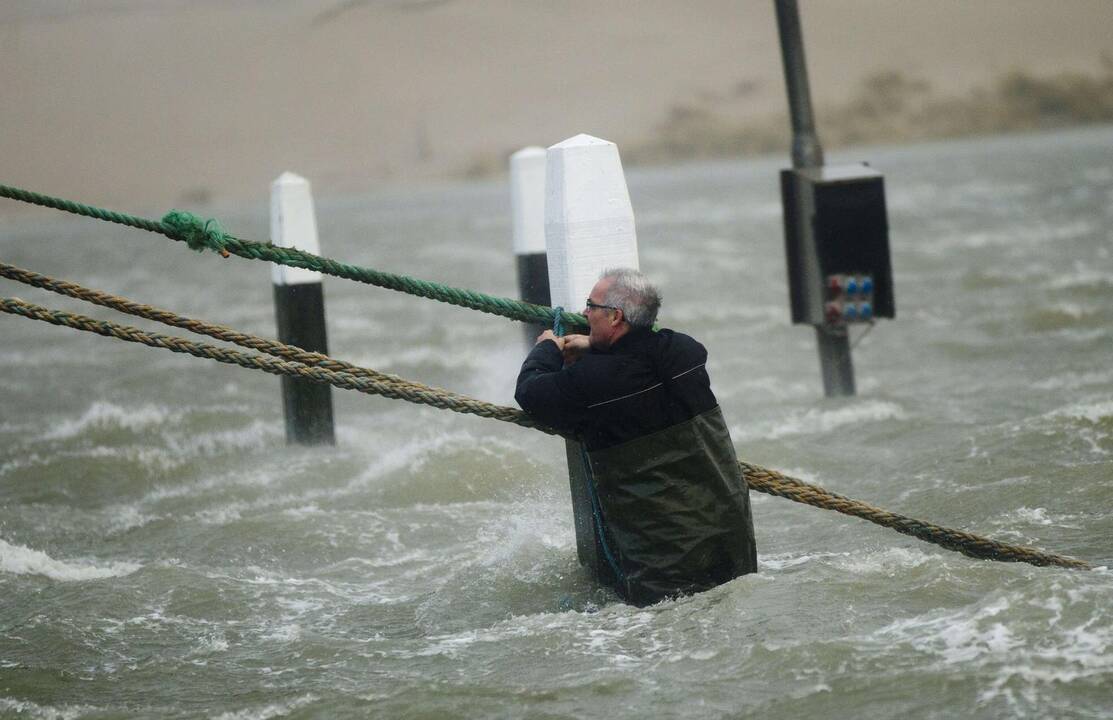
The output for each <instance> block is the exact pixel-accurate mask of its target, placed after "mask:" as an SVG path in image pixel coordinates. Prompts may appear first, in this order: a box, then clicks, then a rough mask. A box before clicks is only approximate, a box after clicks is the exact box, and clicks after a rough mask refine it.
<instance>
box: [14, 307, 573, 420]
mask: <svg viewBox="0 0 1113 720" xmlns="http://www.w3.org/2000/svg"><path fill="white" fill-rule="evenodd" d="M0 312H6V313H10V314H12V315H20V316H22V317H25V318H29V319H32V320H41V321H43V322H48V323H51V324H52V325H61V326H64V327H71V328H74V329H76V330H84V331H85V332H91V333H96V334H97V335H103V336H105V337H115V338H118V339H120V340H126V341H128V342H135V343H140V344H143V345H147V346H148V347H156V348H163V349H164V350H169V351H171V352H176V353H186V354H189V355H193V356H194V357H201V358H208V359H210V360H216V361H217V362H221V363H226V364H229V365H239V366H241V367H245V368H250V369H253V370H262V371H263V372H266V373H270V374H271V375H289V376H292V377H300V378H305V379H308V380H312V381H314V382H324V383H329V384H330V385H333V386H334V387H339V388H343V389H345V390H356V391H358V392H362V393H366V394H368V395H381V396H383V397H388V398H392V399H395V400H407V401H409V402H412V403H416V404H419V405H430V406H433V407H437V408H441V409H444V410H453V411H455V412H459V413H465V414H469V415H478V416H480V417H488V418H492V419H495V420H503V421H505V422H510V423H514V424H515V425H520V426H522V427H528V428H534V429H537V430H541V431H542V432H547V433H550V434H554V431H553V430H552V429H550V428H546V427H544V426H542V425H539V424H537V423H536V422H534V421H533V420H532V419H531V418H530V417H529V416H528V415H526V414H525V413H523V412H522V411H520V410H515V409H513V408H504V407H499V406H498V405H492V404H490V403H485V402H481V401H479V400H474V399H472V398H468V397H465V396H463V395H456V394H454V393H448V392H446V391H442V390H438V389H436V388H428V387H426V386H424V385H418V384H416V383H409V382H406V381H384V380H381V379H379V378H377V377H371V376H362V377H361V376H357V375H353V374H351V373H347V372H338V371H334V370H328V369H325V368H323V367H313V366H308V365H305V364H302V363H299V362H292V361H288V360H279V359H275V358H270V357H266V356H262V355H253V354H250V353H242V352H238V351H236V350H229V349H226V348H220V347H216V346H214V345H206V344H204V343H196V342H192V341H190V340H186V339H185V338H182V337H177V336H175V335H163V334H161V333H152V332H146V331H144V330H141V329H139V328H137V327H132V326H130V325H120V324H118V323H114V322H111V321H109V320H96V319H94V318H90V317H86V316H84V315H76V314H73V313H67V312H62V311H60V310H50V309H49V308H44V307H42V306H40V305H34V304H32V303H28V302H24V301H23V300H20V299H19V298H10V297H9V298H0Z"/></svg>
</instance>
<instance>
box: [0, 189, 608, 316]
mask: <svg viewBox="0 0 1113 720" xmlns="http://www.w3.org/2000/svg"><path fill="white" fill-rule="evenodd" d="M0 197H6V198H10V199H12V200H18V201H20V202H25V203H30V204H32V205H40V206H42V207H48V208H53V209H55V210H62V211H64V212H68V213H73V214H75V215H82V216H85V217H91V218H95V219H97V220H104V221H106V222H113V223H118V224H120V225H126V226H128V227H133V228H137V229H139V230H146V231H148V232H153V233H158V234H160V235H165V236H166V237H168V238H170V239H171V240H176V241H178V242H184V243H186V244H187V245H188V246H189V247H191V248H193V249H194V250H202V249H204V248H208V249H210V250H213V251H214V252H217V253H220V254H221V255H223V256H224V257H227V256H228V255H229V254H231V255H238V256H240V257H243V258H248V259H250V260H264V261H266V262H273V263H278V264H279V265H287V266H289V267H299V268H306V269H308V270H316V271H317V272H320V273H324V274H325V275H332V276H333V277H339V278H344V279H346V280H355V281H356V282H361V283H365V284H367V285H374V286H376V287H381V288H386V289H388V290H395V291H397V292H404V293H407V294H410V295H415V296H417V297H424V298H428V299H430V300H437V301H439V302H443V303H448V304H450V305H457V306H459V307H465V308H469V309H471V310H479V311H481V312H485V313H490V314H492V315H498V316H500V317H505V318H509V319H511V320H520V321H522V322H527V323H534V324H544V325H549V324H551V323H552V322H553V321H554V319H556V317H557V312H556V311H554V310H553V308H551V307H546V306H544V305H535V304H533V303H527V302H523V301H521V300H513V299H511V298H504V297H497V296H494V295H487V294H484V293H481V292H476V291H474V290H466V289H461V288H454V287H451V286H448V285H442V284H440V283H435V282H430V281H427V280H419V279H417V278H412V277H408V276H406V275H398V274H395V273H389V272H384V271H381V270H375V269H373V268H367V267H360V266H358V265H350V264H348V263H343V262H339V261H336V260H332V259H330V258H325V257H321V256H319V255H314V254H313V253H309V252H305V251H304V250H298V249H296V248H281V247H277V246H275V245H271V244H270V243H259V242H254V241H252V240H243V239H241V238H237V237H234V236H232V235H228V234H226V233H224V232H223V231H222V230H221V229H220V225H219V224H218V223H217V222H216V221H215V220H202V219H201V218H198V217H196V216H194V215H192V214H190V213H187V212H184V211H181V210H173V211H171V212H169V213H167V214H166V216H165V217H163V219H162V221H161V222H155V221H153V220H147V219H145V218H139V217H135V216H132V215H126V214H124V213H119V212H113V211H111V210H105V209H103V208H98V207H93V206H91V205H84V204H82V203H78V202H74V201H72V200H64V199H61V198H55V197H51V196H49V195H42V194H40V193H35V192H31V191H29V190H23V189H21V188H15V187H10V186H8V185H0ZM559 319H560V321H561V322H563V323H564V325H565V326H566V327H567V326H575V327H580V328H586V327H587V320H586V319H585V318H584V316H583V315H580V314H579V313H570V312H565V311H561V312H560V313H559Z"/></svg>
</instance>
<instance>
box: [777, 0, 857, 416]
mask: <svg viewBox="0 0 1113 720" xmlns="http://www.w3.org/2000/svg"><path fill="white" fill-rule="evenodd" d="M774 6H775V8H776V11H777V32H778V33H779V34H780V38H781V58H782V60H783V61H784V70H785V88H786V90H787V92H788V109H789V117H790V118H791V120H792V166H793V167H794V168H805V167H820V166H822V165H823V147H822V146H821V145H820V144H819V135H818V134H817V133H816V130H815V117H814V115H813V113H812V98H811V90H810V88H809V87H808V67H807V62H806V61H805V59H804V37H803V32H802V31H801V29H800V12H799V9H798V8H797V5H796V0H774ZM815 339H816V345H817V348H818V350H819V364H820V371H821V373H822V375H823V392H824V394H826V396H827V397H847V396H852V395H854V394H855V388H854V362H853V360H852V359H851V356H850V342H849V337H848V333H847V329H846V325H842V324H839V325H834V324H825V325H816V326H815Z"/></svg>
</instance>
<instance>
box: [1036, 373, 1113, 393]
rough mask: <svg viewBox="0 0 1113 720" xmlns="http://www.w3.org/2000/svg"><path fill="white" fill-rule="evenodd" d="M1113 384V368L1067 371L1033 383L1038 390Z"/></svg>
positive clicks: (1070, 388)
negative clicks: (1091, 370) (1078, 371)
mask: <svg viewBox="0 0 1113 720" xmlns="http://www.w3.org/2000/svg"><path fill="white" fill-rule="evenodd" d="M1109 384H1113V370H1104V371H1095V372H1083V373H1073V372H1072V373H1065V374H1063V375H1055V376H1052V377H1049V378H1047V379H1046V380H1040V381H1039V382H1035V383H1032V387H1034V388H1036V389H1038V390H1078V389H1080V388H1084V387H1087V386H1089V385H1109Z"/></svg>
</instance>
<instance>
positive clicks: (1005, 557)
mask: <svg viewBox="0 0 1113 720" xmlns="http://www.w3.org/2000/svg"><path fill="white" fill-rule="evenodd" d="M8 268H11V266H3V273H2V274H4V276H5V277H12V279H18V278H15V277H13V275H15V273H10V271H9V270H8ZM22 272H24V273H26V272H27V271H22ZM30 275H36V274H35V273H31V274H30ZM41 277H42V276H38V278H41ZM36 279H37V278H36ZM54 282H55V284H58V281H54ZM39 286H40V287H47V286H46V285H39ZM47 289H51V288H49V287H48V288H47ZM90 292H93V291H90ZM67 294H68V293H67ZM73 296H74V297H78V295H73ZM0 311H2V312H6V313H10V314H15V315H20V316H22V317H26V318H29V319H34V320H41V321H44V322H48V323H51V324H54V325H61V326H65V327H72V328H75V329H78V330H84V331H86V332H93V333H96V334H99V335H104V336H106V337H116V338H119V339H121V340H127V341H129V342H136V343H141V344H144V345H147V346H150V347H158V348H163V349H167V350H170V351H172V352H178V353H188V354H190V355H194V356H196V357H203V358H209V359H211V360H216V361H218V362H222V363H227V364H234V365H239V366H241V367H246V368H252V369H257V370H262V371H263V372H267V373H270V374H272V375H290V376H294V377H301V378H306V379H308V380H311V381H314V382H325V383H329V384H331V385H333V386H335V387H339V388H343V389H349V390H357V391H359V392H363V393H366V394H369V395H382V396H383V397H389V398H393V399H399V400H407V401H409V402H413V403H418V404H423V405H430V406H432V407H438V408H442V409H446V410H453V411H455V412H460V413H466V414H471V415H477V416H479V417H487V418H492V419H495V420H502V421H503V422H510V423H514V424H515V425H519V426H521V427H528V428H533V429H536V430H540V431H542V432H545V433H548V434H550V435H559V434H561V433H558V432H557V431H555V430H553V429H552V428H549V427H545V426H543V425H540V424H538V423H536V422H534V421H533V420H532V419H531V418H529V416H528V415H526V414H525V413H523V412H522V411H520V410H515V409H513V408H508V407H501V406H498V405H494V404H491V403H486V402H483V401H480V400H475V399H473V398H468V397H466V396H463V395H456V394H454V393H448V392H447V391H443V390H438V389H436V388H429V387H426V386H424V385H419V384H417V383H410V382H408V381H405V380H403V379H401V378H396V377H394V376H382V374H379V373H377V372H376V371H372V370H367V372H368V373H371V374H369V375H362V376H361V375H357V374H354V373H352V372H343V371H337V370H332V369H328V368H326V367H324V364H325V363H324V362H321V361H319V362H318V364H317V365H313V366H311V365H307V364H304V363H302V362H293V361H289V360H279V359H274V358H270V357H265V356H260V355H254V354H249V353H242V352H238V351H235V350H228V349H224V348H219V347H215V346H212V345H206V344H204V343H195V342H191V341H189V340H186V339H185V338H180V337H176V336H172V335H161V334H158V333H148V332H144V331H142V330H140V329H139V328H135V327H131V326H127V325H119V324H116V323H113V322H109V321H105V320H95V319H93V318H89V317H85V316H82V315H75V314H71V313H65V312H61V311H55V310H49V309H47V308H44V307H41V306H38V305H33V304H31V303H27V302H24V301H22V300H20V299H18V298H0ZM162 312H165V311H162ZM171 315H172V313H171ZM191 322H193V323H196V322H197V321H191ZM182 327H185V325H183V326H182ZM189 329H193V328H192V327H190V328H189ZM223 330H227V329H226V328H224V329H223ZM229 332H233V331H229ZM234 334H235V333H234ZM214 337H216V335H214ZM246 337H251V336H246ZM222 339H223V338H222ZM258 340H261V339H258ZM263 342H264V343H269V342H272V341H263ZM275 344H276V345H281V343H275ZM283 347H286V348H289V346H283ZM291 351H292V353H293V355H296V353H299V352H300V353H305V351H304V350H300V349H299V348H291ZM305 354H306V355H312V356H318V355H319V354H318V353H305ZM321 357H327V356H321ZM329 360H331V358H329ZM334 362H336V363H339V362H340V361H334ZM336 367H350V368H354V367H355V366H348V365H347V364H346V363H345V364H343V365H337V366H336ZM355 369H357V370H358V368H355ZM364 370H366V369H364ZM380 376H381V377H382V378H385V379H380ZM739 469H740V472H741V473H742V474H743V476H744V477H745V478H746V480H747V482H748V483H749V486H750V487H751V488H753V489H754V490H757V491H759V492H763V493H767V494H770V495H776V496H778V497H783V498H787V499H789V500H793V501H795V502H798V503H802V504H805V505H811V506H813V507H819V508H825V509H829V510H835V511H837V512H840V513H843V514H845V515H852V516H854V517H858V518H862V519H864V520H868V521H870V522H872V523H874V524H877V525H881V526H882V527H888V528H891V529H893V530H896V531H897V532H900V533H903V534H905V535H911V536H913V537H915V538H917V539H920V540H923V541H925V542H930V543H934V544H936V545H939V546H941V547H944V548H946V549H948V550H954V551H956V552H961V553H963V554H964V555H968V556H970V557H975V558H982V559H990V560H999V561H1005V562H1025V563H1029V564H1032V565H1038V566H1047V565H1055V566H1059V567H1065V568H1072V569H1093V568H1092V566H1091V565H1090V564H1089V563H1087V562H1085V561H1083V560H1078V559H1075V558H1070V557H1066V556H1063V555H1056V554H1053V553H1046V552H1043V551H1041V550H1038V549H1036V548H1031V547H1025V546H1017V545H1008V544H1006V543H1001V542H997V541H995V540H990V539H988V538H984V537H981V536H978V535H975V534H973V533H968V532H964V531H960V530H952V529H949V528H944V527H941V526H938V525H934V524H932V523H927V522H924V521H922V520H916V519H913V518H909V517H905V516H903V515H898V514H896V513H892V512H889V511H887V510H882V509H880V508H877V507H874V506H872V505H869V504H868V503H864V502H861V501H858V500H853V499H851V498H847V497H844V496H842V495H838V494H836V493H832V492H830V491H828V490H826V489H824V488H821V487H819V486H817V485H812V484H810V483H805V482H803V481H801V480H797V479H795V478H791V477H788V476H786V475H783V474H781V473H779V472H776V471H774V470H768V469H766V468H762V467H759V466H757V465H752V464H750V463H746V462H740V463H739Z"/></svg>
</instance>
